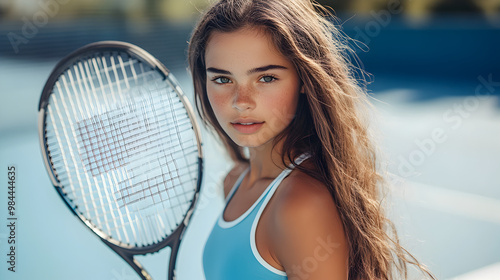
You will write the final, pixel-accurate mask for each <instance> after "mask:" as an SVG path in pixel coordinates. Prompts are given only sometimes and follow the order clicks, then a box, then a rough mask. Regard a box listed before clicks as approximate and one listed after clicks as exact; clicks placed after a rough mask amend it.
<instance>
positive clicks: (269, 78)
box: [260, 76, 276, 83]
mask: <svg viewBox="0 0 500 280" xmlns="http://www.w3.org/2000/svg"><path fill="white" fill-rule="evenodd" d="M274 80H276V78H275V77H273V76H264V77H262V78H260V81H261V82H264V83H270V82H273V81H274Z"/></svg>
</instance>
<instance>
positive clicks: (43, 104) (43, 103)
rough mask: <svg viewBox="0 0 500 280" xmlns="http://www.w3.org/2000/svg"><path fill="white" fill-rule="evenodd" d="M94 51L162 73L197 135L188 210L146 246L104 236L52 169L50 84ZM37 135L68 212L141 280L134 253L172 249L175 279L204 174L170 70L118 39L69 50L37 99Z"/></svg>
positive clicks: (144, 273) (171, 271)
mask: <svg viewBox="0 0 500 280" xmlns="http://www.w3.org/2000/svg"><path fill="white" fill-rule="evenodd" d="M96 52H126V53H128V54H129V55H130V56H131V57H133V58H135V59H138V60H140V61H142V62H143V63H146V64H148V65H149V66H151V67H152V68H153V69H154V70H156V71H157V72H158V73H161V74H162V75H163V78H164V79H166V80H167V82H168V83H169V84H170V86H171V87H172V88H173V89H174V91H175V92H176V94H177V96H178V97H179V99H180V100H181V101H182V103H183V105H184V107H185V109H186V112H187V114H188V116H189V119H190V121H191V124H192V128H193V131H194V134H195V137H196V142H197V147H198V174H197V175H198V180H197V182H196V189H195V194H194V197H193V200H192V201H191V204H190V205H189V208H188V211H187V212H186V215H185V217H184V219H183V221H182V222H181V223H180V224H179V225H178V226H177V228H176V229H175V230H174V231H173V232H172V233H171V234H170V235H168V236H167V238H165V239H163V240H161V241H160V242H156V243H152V244H149V245H147V246H142V247H136V246H133V245H130V244H126V243H123V242H121V241H119V240H116V239H113V238H112V237H111V236H109V235H107V234H106V233H104V232H103V231H101V230H100V229H99V228H97V227H96V226H95V225H94V224H93V223H92V222H91V221H90V220H88V219H87V218H85V217H84V216H83V215H82V214H81V213H80V212H79V211H78V207H77V206H76V205H74V204H73V202H72V200H71V199H70V198H69V197H68V195H67V194H66V192H65V191H64V186H62V185H61V182H60V181H59V180H58V179H57V177H58V175H57V173H56V171H55V170H54V169H53V168H52V164H51V158H50V154H49V151H48V149H47V147H48V145H47V138H46V137H45V126H46V118H47V114H46V108H47V105H48V103H49V98H50V95H51V94H52V91H53V87H54V85H55V83H56V82H57V80H58V79H59V77H60V75H61V74H63V73H64V72H66V70H67V69H68V68H69V67H70V66H72V65H73V64H74V62H76V61H78V60H80V59H81V58H82V57H88V55H89V54H93V53H96ZM38 111H39V112H38V135H39V140H40V145H41V150H42V157H43V162H44V164H45V168H46V169H47V172H48V174H49V177H50V180H51V182H52V184H53V185H54V187H55V189H56V190H57V193H58V194H59V195H60V196H61V198H62V199H63V201H64V202H65V204H66V206H67V207H68V208H69V209H70V210H71V212H72V213H73V214H74V215H75V216H77V217H78V218H79V219H80V220H81V221H82V222H83V223H84V224H85V225H86V226H87V227H88V228H89V229H90V230H92V232H94V233H95V234H96V235H97V236H99V238H100V239H101V241H102V242H103V243H105V244H106V245H107V246H108V247H110V248H111V249H112V250H113V251H115V253H117V254H118V255H119V256H121V257H122V258H123V259H124V260H125V261H126V262H127V263H128V264H129V265H130V266H131V267H132V268H133V269H134V270H135V271H136V273H137V274H139V276H140V277H141V279H152V278H151V276H150V275H149V273H148V272H147V271H146V270H145V269H144V268H143V267H142V265H141V264H140V263H139V262H138V261H137V260H135V259H134V256H135V255H146V254H150V253H155V252H158V251H159V250H161V249H163V248H164V247H166V246H169V247H170V248H171V253H170V254H171V256H170V261H169V268H168V279H175V262H176V259H177V253H178V249H179V246H180V242H181V240H182V237H183V235H184V232H185V230H186V228H187V226H188V224H189V221H190V219H191V216H192V213H193V211H194V208H195V205H196V202H197V200H198V197H199V192H200V188H201V182H202V176H203V152H202V141H201V132H200V128H199V126H198V123H197V121H196V117H195V115H194V113H193V112H194V111H193V107H192V106H191V103H190V102H189V100H188V99H187V97H186V96H185V94H184V93H183V91H182V89H181V88H180V86H179V84H178V82H177V80H176V79H175V78H174V77H173V75H172V74H171V73H170V71H169V70H168V69H167V68H166V67H165V66H164V65H163V64H162V63H161V62H159V61H158V60H157V59H156V58H155V57H153V56H152V55H151V54H149V53H148V52H146V51H145V50H143V49H142V48H140V47H138V46H135V45H133V44H130V43H126V42H120V41H100V42H95V43H91V44H88V45H86V46H83V47H81V48H79V49H77V50H76V51H74V52H72V53H70V54H69V55H67V56H66V57H65V58H63V59H62V60H61V61H60V62H59V63H58V64H57V65H56V66H55V67H54V70H53V71H52V72H51V74H50V76H49V78H48V79H47V82H46V83H45V86H44V88H43V90H42V94H41V97H40V102H39V104H38Z"/></svg>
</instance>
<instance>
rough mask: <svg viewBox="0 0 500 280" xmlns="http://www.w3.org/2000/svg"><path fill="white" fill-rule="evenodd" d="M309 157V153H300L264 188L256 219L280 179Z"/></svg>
mask: <svg viewBox="0 0 500 280" xmlns="http://www.w3.org/2000/svg"><path fill="white" fill-rule="evenodd" d="M309 157H310V155H309V154H308V153H304V154H302V155H300V156H299V157H297V158H296V159H295V162H294V163H295V164H290V165H288V168H286V169H285V170H283V171H282V172H281V173H280V175H278V177H276V179H275V180H274V181H273V182H272V186H269V187H268V189H267V190H266V192H267V193H266V196H265V198H264V202H263V203H262V205H261V207H260V208H261V209H259V213H258V214H257V219H258V218H259V216H260V213H261V212H262V210H263V209H264V208H265V207H266V205H267V203H268V202H269V200H270V199H271V197H272V196H273V194H274V192H275V191H276V189H277V188H278V186H279V185H280V184H281V181H283V179H285V178H286V176H288V175H289V174H290V172H292V171H293V168H294V167H295V166H297V165H300V164H301V163H302V162H303V161H305V160H306V159H308V158H309ZM257 219H256V220H257Z"/></svg>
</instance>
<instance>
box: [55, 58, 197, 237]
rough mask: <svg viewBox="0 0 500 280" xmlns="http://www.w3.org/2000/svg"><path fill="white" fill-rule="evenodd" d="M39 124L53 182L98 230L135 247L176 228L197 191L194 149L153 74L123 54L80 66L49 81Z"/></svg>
mask: <svg viewBox="0 0 500 280" xmlns="http://www.w3.org/2000/svg"><path fill="white" fill-rule="evenodd" d="M46 122H47V125H46V133H47V134H46V138H47V145H48V148H49V152H50V156H51V160H52V164H53V165H54V166H53V168H54V169H55V170H56V173H57V175H58V177H57V178H58V179H59V180H60V181H61V184H62V185H63V186H64V189H65V191H66V193H67V195H68V196H70V198H71V199H72V200H73V201H74V204H75V207H77V208H78V209H79V211H80V212H81V214H82V215H83V216H84V217H85V218H87V219H89V220H90V221H91V222H92V223H93V224H94V225H95V226H96V227H97V228H99V229H100V230H102V231H103V232H105V233H106V234H107V235H109V236H113V238H115V239H117V240H118V241H120V242H124V243H127V244H136V245H137V246H141V245H146V244H152V243H155V242H158V241H159V240H161V239H162V238H165V237H166V235H168V234H169V233H171V232H172V231H173V230H174V229H175V228H176V227H177V225H178V224H179V223H180V222H181V221H182V219H183V218H184V216H185V213H186V211H187V209H188V208H189V205H190V202H191V200H192V197H193V195H194V192H195V189H196V182H197V175H198V174H197V172H198V166H197V165H198V159H197V142H196V138H195V135H194V132H193V129H192V124H191V122H190V119H189V116H188V114H187V113H186V111H185V108H184V106H183V104H182V102H181V101H180V99H179V97H178V96H177V94H176V92H175V91H174V90H173V89H172V85H170V84H168V83H166V82H165V80H164V79H163V77H162V76H161V75H160V74H159V73H156V72H154V71H153V70H152V69H151V68H150V67H148V66H145V65H144V64H143V63H142V62H140V61H138V60H136V59H131V58H130V57H128V56H126V55H122V54H105V55H104V56H103V57H100V58H99V57H98V56H95V57H92V58H89V59H82V60H80V61H78V62H77V63H75V64H74V65H73V66H72V67H70V68H69V69H68V70H67V71H66V73H64V74H63V75H62V76H61V78H60V80H58V81H57V82H56V86H55V88H54V92H53V94H52V96H51V99H50V101H49V105H48V108H47V120H46Z"/></svg>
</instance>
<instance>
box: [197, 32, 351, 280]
mask: <svg viewBox="0 0 500 280" xmlns="http://www.w3.org/2000/svg"><path fill="white" fill-rule="evenodd" d="M205 61H206V73H207V84H206V87H207V94H208V99H209V101H210V105H211V107H212V109H213V111H214V113H215V116H216V118H217V121H218V122H219V124H220V125H221V127H222V128H223V129H224V131H225V132H226V133H227V134H228V135H229V137H231V139H232V140H233V141H234V142H235V143H236V144H238V145H240V146H242V147H248V149H249V152H250V158H249V160H250V163H249V164H250V171H249V173H248V174H247V175H246V176H245V178H244V180H243V182H242V183H241V185H240V187H239V188H238V190H237V191H236V192H235V194H234V196H233V197H232V198H231V200H230V201H229V203H228V205H227V206H226V209H225V211H224V213H223V218H224V219H225V220H227V221H230V220H234V219H236V218H238V217H239V216H241V215H242V214H243V213H244V212H245V211H246V210H247V209H248V208H250V206H251V205H252V204H253V203H254V202H255V201H256V200H257V198H258V197H259V196H260V195H261V194H262V192H263V191H264V190H265V189H266V187H267V186H268V185H269V183H270V182H271V181H272V180H273V179H274V178H275V177H276V176H278V175H279V174H280V173H281V171H282V170H283V169H285V166H283V164H282V163H281V154H280V147H281V143H278V144H277V145H276V146H274V145H273V144H274V143H273V140H274V138H275V137H276V136H277V135H278V134H279V133H281V132H282V131H283V130H284V129H285V128H286V127H287V126H288V125H289V124H290V123H291V121H292V120H293V118H294V117H295V112H296V109H297V103H298V100H299V95H300V94H303V93H301V92H302V87H301V82H300V79H299V76H298V74H297V71H296V69H295V67H294V65H293V64H292V63H291V61H289V60H288V59H287V58H286V57H285V56H283V55H282V54H281V53H280V52H279V51H278V50H277V49H276V47H275V46H274V45H273V43H272V41H271V38H270V36H269V35H268V34H267V33H266V32H263V31H262V30H261V29H255V28H253V29H251V28H243V29H240V30H237V31H234V32H229V33H222V32H213V33H212V34H211V35H210V39H209V41H208V44H207V48H206V52H205ZM303 164H304V165H309V164H311V163H309V162H307V161H306V162H304V163H303ZM247 167H248V165H246V164H237V165H236V166H235V167H234V168H233V170H232V171H231V172H229V174H228V176H227V177H226V179H225V181H224V191H225V194H226V195H227V193H228V192H229V190H230V189H231V188H232V186H233V185H234V182H235V181H236V178H237V177H238V175H239V174H241V172H242V171H243V170H244V169H245V168H247ZM255 235H256V246H257V249H258V251H259V253H260V255H261V256H262V258H263V259H264V260H265V261H266V262H267V263H269V264H270V265H271V266H273V267H275V268H277V269H280V270H282V271H285V272H286V273H287V275H288V277H289V279H294V278H293V277H294V276H296V277H299V279H305V278H304V277H307V279H311V280H314V279H347V268H348V267H347V252H348V249H347V245H346V239H345V236H344V231H343V227H342V222H341V220H340V218H339V216H338V212H337V209H336V206H335V203H334V202H333V200H332V199H331V196H330V194H329V192H328V190H327V188H326V187H325V185H324V184H322V183H321V182H319V181H317V180H315V179H313V178H312V177H310V176H309V175H307V174H305V173H303V172H300V171H298V170H295V171H293V172H292V173H291V174H290V175H289V176H288V177H287V178H285V179H284V180H283V182H282V183H281V185H280V187H279V188H278V189H277V191H276V193H275V194H274V196H273V197H272V199H271V200H270V202H269V204H268V205H267V207H266V208H265V210H264V212H263V213H262V216H261V219H260V220H259V224H258V226H257V230H256V234H255ZM318 240H322V241H318ZM325 242H326V243H328V244H330V245H331V246H330V247H328V248H327V249H324V247H321V244H325ZM332 244H334V245H332ZM322 248H323V249H322ZM311 262H315V267H314V269H311V267H309V266H308V265H310V264H311ZM304 265H305V266H304Z"/></svg>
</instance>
